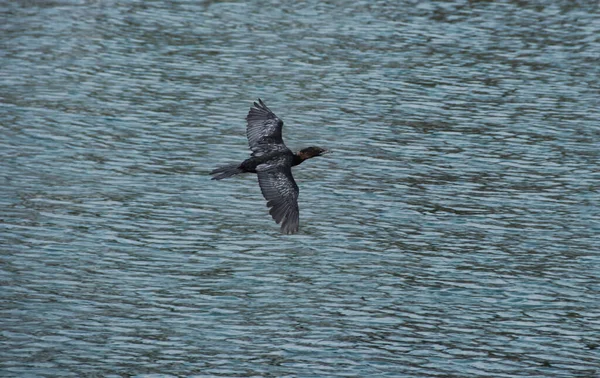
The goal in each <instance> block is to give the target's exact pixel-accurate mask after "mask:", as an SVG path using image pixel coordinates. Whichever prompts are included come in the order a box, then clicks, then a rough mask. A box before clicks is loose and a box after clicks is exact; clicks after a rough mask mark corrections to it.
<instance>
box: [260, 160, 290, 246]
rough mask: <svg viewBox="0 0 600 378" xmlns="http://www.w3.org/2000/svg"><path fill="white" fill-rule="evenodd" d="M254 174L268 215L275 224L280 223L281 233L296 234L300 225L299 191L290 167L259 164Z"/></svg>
mask: <svg viewBox="0 0 600 378" xmlns="http://www.w3.org/2000/svg"><path fill="white" fill-rule="evenodd" d="M256 173H257V176H258V184H259V185H260V190H261V191H262V194H263V196H264V197H265V199H266V200H267V206H268V207H270V208H271V210H270V211H269V213H270V214H271V216H272V217H273V219H274V220H275V222H277V224H279V223H281V232H283V233H284V234H293V233H295V232H297V231H298V224H299V223H300V211H299V209H298V194H299V192H300V190H299V189H298V185H297V184H296V181H294V177H293V176H292V169H291V167H288V166H280V165H267V164H261V165H259V166H258V167H256Z"/></svg>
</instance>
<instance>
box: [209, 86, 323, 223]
mask: <svg viewBox="0 0 600 378" xmlns="http://www.w3.org/2000/svg"><path fill="white" fill-rule="evenodd" d="M246 122H247V126H246V136H247V137H248V145H249V146H250V149H251V150H252V154H251V156H250V157H249V158H248V159H246V160H244V161H243V162H242V163H241V164H229V165H226V166H223V167H219V168H216V169H214V170H213V171H212V172H210V174H211V175H212V176H213V177H212V180H222V179H224V178H228V177H231V176H234V175H237V174H240V173H256V175H257V176H258V185H260V190H261V191H262V194H263V196H264V197H265V199H266V200H267V207H269V208H271V209H270V211H269V213H270V214H271V216H272V217H273V219H274V220H275V222H277V224H280V223H281V232H282V233H284V234H293V233H295V232H297V231H298V224H299V222H300V211H299V209H298V193H299V192H300V190H299V189H298V185H297V184H296V181H295V180H294V177H293V176H292V167H294V166H296V165H298V164H301V163H302V162H303V161H304V160H307V159H310V158H313V157H316V156H321V155H324V154H326V153H328V152H329V151H328V150H326V149H324V148H321V147H307V148H304V149H302V150H300V151H298V152H296V153H293V152H292V151H290V149H289V148H287V147H286V145H285V143H283V138H282V136H281V130H282V128H283V121H282V120H281V119H280V118H279V117H277V116H276V115H275V113H273V112H272V111H271V109H269V108H268V107H267V105H265V103H264V102H263V101H262V100H261V99H260V98H259V99H258V103H256V102H255V103H254V106H253V107H251V108H250V112H248V115H247V116H246Z"/></svg>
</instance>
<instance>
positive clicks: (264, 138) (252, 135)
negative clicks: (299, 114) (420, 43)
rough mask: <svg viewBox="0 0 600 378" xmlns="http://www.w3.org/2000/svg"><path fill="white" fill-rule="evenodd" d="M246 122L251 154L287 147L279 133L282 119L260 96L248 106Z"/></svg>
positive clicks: (281, 127)
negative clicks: (251, 105)
mask: <svg viewBox="0 0 600 378" xmlns="http://www.w3.org/2000/svg"><path fill="white" fill-rule="evenodd" d="M246 122H247V126H246V136H247V137H248V145H249V146H250V149H251V150H252V151H253V152H254V153H253V155H255V156H256V155H261V154H263V153H265V152H268V151H274V150H284V149H287V147H286V146H285V144H284V143H283V138H282V135H281V130H282V129H283V121H282V120H281V119H279V117H277V116H276V115H275V113H273V112H272V111H271V109H269V108H268V107H267V105H265V103H264V102H263V101H262V100H261V99H260V98H259V99H258V103H256V102H255V103H254V106H253V107H252V108H250V111H249V112H248V115H247V116H246Z"/></svg>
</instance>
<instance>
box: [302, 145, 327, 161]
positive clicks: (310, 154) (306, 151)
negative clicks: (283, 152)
mask: <svg viewBox="0 0 600 378" xmlns="http://www.w3.org/2000/svg"><path fill="white" fill-rule="evenodd" d="M329 152H330V151H329V150H326V149H324V148H321V147H306V148H303V149H301V150H300V151H298V152H296V155H298V157H300V159H301V160H302V161H304V160H306V159H310V158H314V157H315V156H321V155H325V154H328V153H329Z"/></svg>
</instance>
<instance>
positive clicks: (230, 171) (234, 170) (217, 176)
mask: <svg viewBox="0 0 600 378" xmlns="http://www.w3.org/2000/svg"><path fill="white" fill-rule="evenodd" d="M240 173H244V171H243V170H242V168H241V167H240V165H239V164H229V165H225V166H223V167H219V168H217V169H213V170H212V172H210V174H211V175H212V176H213V177H212V180H222V179H224V178H227V177H231V176H234V175H237V174H240Z"/></svg>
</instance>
